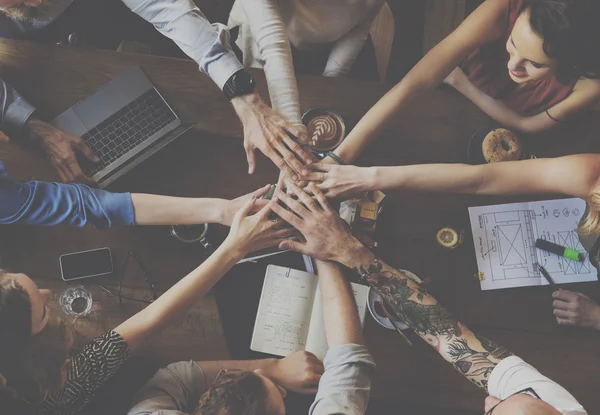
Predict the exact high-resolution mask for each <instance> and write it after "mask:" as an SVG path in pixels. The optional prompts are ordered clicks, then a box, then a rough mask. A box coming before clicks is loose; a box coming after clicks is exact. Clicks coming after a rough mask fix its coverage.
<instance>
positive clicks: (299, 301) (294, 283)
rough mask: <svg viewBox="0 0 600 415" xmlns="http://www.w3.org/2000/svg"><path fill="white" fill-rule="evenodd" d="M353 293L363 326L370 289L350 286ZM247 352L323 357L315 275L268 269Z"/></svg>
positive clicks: (274, 267)
mask: <svg viewBox="0 0 600 415" xmlns="http://www.w3.org/2000/svg"><path fill="white" fill-rule="evenodd" d="M307 268H308V269H310V267H309V266H308V264H307ZM352 291H353V292H354V298H355V300H356V304H357V306H358V315H359V318H360V322H361V324H362V325H364V321H365V314H366V307H367V299H368V293H369V287H367V286H364V285H360V284H354V283H352ZM250 349H252V350H253V351H255V352H262V353H269V354H273V355H277V356H288V355H290V354H292V353H295V352H297V351H299V350H306V351H309V352H311V353H313V354H314V355H316V356H317V357H318V358H320V359H323V357H325V353H327V350H328V349H329V346H328V344H327V338H326V336H325V326H324V322H323V300H322V297H321V290H320V289H319V278H318V277H317V276H316V275H315V274H313V273H310V272H306V271H299V270H296V269H291V268H286V267H280V266H277V265H269V266H268V267H267V272H266V275H265V282H264V285H263V289H262V293H261V296H260V303H259V306H258V312H257V315H256V323H255V325H254V332H253V334H252V342H251V344H250Z"/></svg>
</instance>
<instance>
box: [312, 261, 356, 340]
mask: <svg viewBox="0 0 600 415" xmlns="http://www.w3.org/2000/svg"><path fill="white" fill-rule="evenodd" d="M317 272H318V274H319V287H320V288H321V295H322V297H323V318H324V321H325V333H326V335H327V343H328V344H329V347H331V346H335V345H339V344H364V339H363V335H362V327H361V325H360V320H359V318H358V310H357V308H356V301H355V300H354V295H353V294H352V287H350V284H349V283H348V281H346V279H345V278H344V274H343V273H342V270H341V269H340V267H339V265H338V264H336V263H333V262H324V261H317Z"/></svg>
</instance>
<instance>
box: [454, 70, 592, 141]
mask: <svg viewBox="0 0 600 415" xmlns="http://www.w3.org/2000/svg"><path fill="white" fill-rule="evenodd" d="M444 82H445V83H447V84H448V85H450V86H452V87H453V88H454V89H456V90H457V91H458V92H460V93H461V94H463V95H464V96H465V97H467V98H468V99H469V100H471V101H472V102H473V103H474V104H475V105H477V106H478V107H479V109H481V110H482V111H483V112H485V113H486V114H487V115H489V116H490V117H492V118H493V119H494V120H496V121H498V122H499V123H500V124H502V125H503V126H505V127H508V128H512V129H515V130H517V131H522V132H525V133H538V132H540V131H544V130H548V129H550V128H552V127H555V126H556V125H558V124H559V123H560V122H564V121H567V120H568V119H569V118H570V117H572V116H573V115H574V114H576V113H578V112H580V111H581V110H583V109H585V108H588V107H590V106H592V105H593V104H594V103H595V102H597V101H598V99H599V98H600V82H598V81H597V80H595V79H582V80H580V81H579V82H577V84H576V85H575V87H574V88H573V91H572V92H571V94H570V95H569V96H568V97H567V98H565V99H564V100H562V101H561V102H559V103H558V104H555V105H554V106H552V107H551V108H549V109H548V111H547V112H546V111H544V112H541V113H539V114H535V115H530V116H527V115H521V114H519V113H518V112H517V111H515V110H513V109H512V108H510V107H508V106H507V105H506V104H504V103H503V102H502V101H501V100H499V99H495V98H493V97H491V96H489V95H488V94H486V93H485V92H483V91H481V90H480V89H479V88H477V87H476V86H475V85H473V84H472V83H471V81H469V79H468V78H467V76H466V75H465V74H464V72H463V71H462V69H460V68H456V69H455V70H454V71H453V72H452V73H451V74H450V76H448V78H446V80H445V81H444Z"/></svg>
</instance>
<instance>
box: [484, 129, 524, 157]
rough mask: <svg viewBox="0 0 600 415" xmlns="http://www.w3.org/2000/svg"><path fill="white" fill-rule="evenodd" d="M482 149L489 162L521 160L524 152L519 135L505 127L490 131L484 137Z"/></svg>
mask: <svg viewBox="0 0 600 415" xmlns="http://www.w3.org/2000/svg"><path fill="white" fill-rule="evenodd" d="M481 150H482V151H483V157H484V158H485V161H487V162H488V163H497V162H499V161H512V160H519V159H520V158H521V153H522V147H521V143H520V142H519V139H518V138H517V136H516V135H515V134H514V133H513V132H512V131H509V130H507V129H505V128H496V129H495V130H492V131H490V132H489V133H488V134H487V135H486V136H485V138H484V139H483V143H482V144H481Z"/></svg>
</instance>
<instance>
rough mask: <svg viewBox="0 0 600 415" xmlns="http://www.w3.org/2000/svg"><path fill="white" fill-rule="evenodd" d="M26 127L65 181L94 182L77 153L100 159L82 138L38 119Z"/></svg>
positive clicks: (93, 159) (92, 158)
mask: <svg viewBox="0 0 600 415" xmlns="http://www.w3.org/2000/svg"><path fill="white" fill-rule="evenodd" d="M26 128H27V131H28V134H29V136H30V138H31V139H32V140H33V141H35V142H37V143H38V144H39V145H40V146H41V147H42V148H43V149H44V151H45V152H46V154H47V155H48V157H49V158H50V163H51V164H52V166H54V168H55V169H56V171H57V172H58V175H59V176H60V179H61V180H62V181H63V182H65V183H70V182H84V183H88V184H93V183H94V181H93V180H92V179H90V178H89V177H87V176H86V175H85V174H84V173H83V171H82V170H81V167H80V166H79V163H78V162H77V157H76V153H77V152H79V153H82V154H83V155H84V156H85V157H86V158H88V159H89V160H91V161H92V162H94V163H97V162H99V161H100V159H99V158H98V157H97V156H96V155H95V154H94V152H93V151H92V149H90V148H89V147H88V146H87V144H85V143H84V142H83V140H82V139H81V138H79V137H74V136H72V135H71V134H68V133H65V132H64V131H61V130H59V129H57V128H54V127H53V126H52V125H50V124H48V123H45V122H43V121H40V120H37V119H30V120H29V121H27V124H26Z"/></svg>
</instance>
